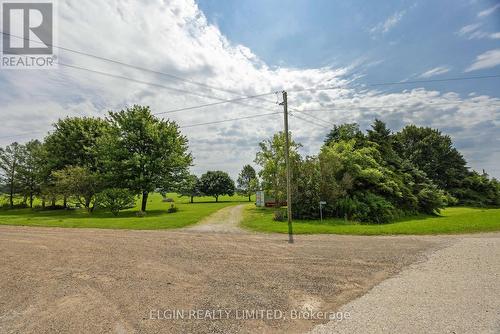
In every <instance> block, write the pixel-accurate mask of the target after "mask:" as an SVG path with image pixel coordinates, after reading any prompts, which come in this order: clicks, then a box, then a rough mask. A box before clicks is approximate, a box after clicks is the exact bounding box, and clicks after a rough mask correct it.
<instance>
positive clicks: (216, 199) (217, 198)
mask: <svg viewBox="0 0 500 334" xmlns="http://www.w3.org/2000/svg"><path fill="white" fill-rule="evenodd" d="M218 201H219V195H216V196H215V203H217V202H218Z"/></svg>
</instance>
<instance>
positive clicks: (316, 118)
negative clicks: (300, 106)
mask: <svg viewBox="0 0 500 334" xmlns="http://www.w3.org/2000/svg"><path fill="white" fill-rule="evenodd" d="M290 111H292V112H294V113H296V112H299V113H301V114H302V115H304V116H307V117H310V118H312V119H314V120H316V121H320V122H323V123H325V124H328V125H330V126H332V125H334V123H333V122H329V121H325V120H324V119H321V118H319V117H316V116H313V115H310V114H307V113H306V112H304V110H297V109H290ZM290 115H291V114H290Z"/></svg>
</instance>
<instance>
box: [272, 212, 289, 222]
mask: <svg viewBox="0 0 500 334" xmlns="http://www.w3.org/2000/svg"><path fill="white" fill-rule="evenodd" d="M287 219H288V217H287V212H286V209H278V210H276V211H274V217H273V220H274V221H277V222H284V221H285V220H287Z"/></svg>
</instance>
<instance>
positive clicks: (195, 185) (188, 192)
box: [177, 174, 202, 203]
mask: <svg viewBox="0 0 500 334" xmlns="http://www.w3.org/2000/svg"><path fill="white" fill-rule="evenodd" d="M200 187H201V185H200V180H199V179H198V177H197V176H196V175H194V174H191V175H189V176H188V177H186V178H184V179H183V180H182V181H181V182H180V183H179V184H178V186H177V192H178V193H179V194H181V196H189V197H190V201H191V203H193V202H194V197H196V196H201V195H202V192H201V190H200Z"/></svg>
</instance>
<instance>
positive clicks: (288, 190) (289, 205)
mask: <svg viewBox="0 0 500 334" xmlns="http://www.w3.org/2000/svg"><path fill="white" fill-rule="evenodd" d="M282 104H283V114H284V121H285V161H286V208H287V218H288V243H289V244H293V230H292V190H291V185H290V182H291V180H290V179H291V175H290V138H289V136H288V100H287V94H286V91H283V103H282Z"/></svg>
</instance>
